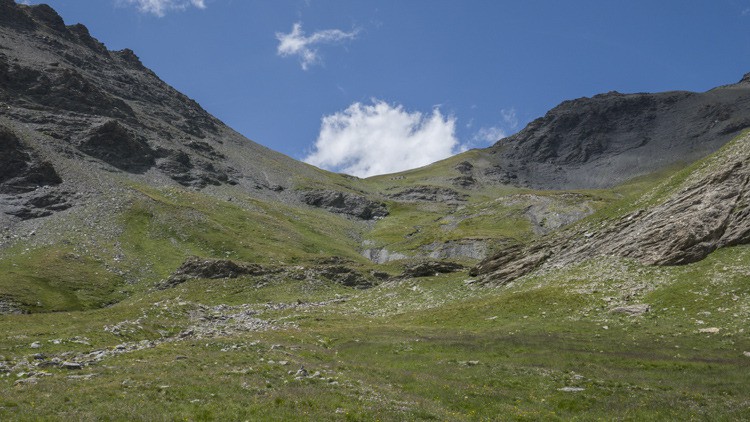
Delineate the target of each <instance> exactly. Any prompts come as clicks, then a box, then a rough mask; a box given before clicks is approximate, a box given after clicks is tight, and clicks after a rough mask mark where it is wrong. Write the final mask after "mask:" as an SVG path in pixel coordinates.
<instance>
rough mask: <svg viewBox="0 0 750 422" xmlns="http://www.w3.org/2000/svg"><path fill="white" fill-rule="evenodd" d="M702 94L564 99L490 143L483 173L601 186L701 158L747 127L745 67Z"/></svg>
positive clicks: (545, 183)
mask: <svg viewBox="0 0 750 422" xmlns="http://www.w3.org/2000/svg"><path fill="white" fill-rule="evenodd" d="M727 88H729V87H720V88H717V89H714V90H711V91H708V92H705V93H695V92H684V91H674V92H663V93H656V94H647V93H637V94H622V93H619V92H614V91H613V92H608V93H606V94H599V95H595V96H593V97H591V98H586V97H584V98H579V99H576V100H570V101H565V102H563V103H561V104H560V105H558V106H557V107H555V108H553V109H552V110H550V111H549V112H548V113H547V114H546V115H544V116H543V117H541V118H539V119H536V120H534V121H533V122H531V123H530V124H529V125H528V126H527V127H526V128H524V129H523V130H522V131H520V132H518V133H517V134H515V135H513V136H510V137H508V138H505V139H503V140H502V141H501V142H498V143H497V144H495V145H494V146H492V147H490V150H489V152H490V154H492V155H494V156H495V157H494V158H493V159H494V160H495V162H496V165H495V167H494V168H492V169H490V170H489V171H490V173H492V174H489V173H485V176H487V177H489V178H492V177H496V178H497V179H498V181H500V182H503V183H508V182H509V183H512V184H515V185H519V186H524V187H531V188H537V189H580V188H606V187H611V186H614V185H616V184H618V183H621V182H624V181H626V180H628V179H631V178H633V177H636V176H640V175H644V174H648V173H651V172H654V171H656V170H658V169H660V168H664V167H665V166H668V165H672V164H677V163H679V162H690V161H693V160H696V159H699V158H701V157H704V156H706V155H708V154H710V153H712V152H714V151H716V150H717V149H718V148H719V147H721V146H722V145H724V144H725V143H726V142H727V141H729V140H730V139H732V138H733V137H734V136H736V135H738V134H739V133H740V132H741V131H742V130H743V129H745V128H746V127H750V74H748V75H746V76H745V77H744V78H743V79H742V82H741V83H740V84H737V85H732V86H731V89H727Z"/></svg>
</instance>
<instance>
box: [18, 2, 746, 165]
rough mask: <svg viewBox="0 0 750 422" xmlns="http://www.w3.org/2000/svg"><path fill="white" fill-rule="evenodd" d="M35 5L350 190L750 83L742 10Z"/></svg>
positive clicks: (681, 6)
mask: <svg viewBox="0 0 750 422" xmlns="http://www.w3.org/2000/svg"><path fill="white" fill-rule="evenodd" d="M25 2H26V3H38V2H37V1H25ZM45 2H46V3H48V4H50V5H51V6H52V7H54V8H55V9H56V10H57V11H58V12H59V13H60V14H61V15H62V17H63V18H64V19H65V21H66V23H68V24H73V23H78V22H81V23H83V24H85V25H86V26H87V27H88V28H89V30H90V31H91V33H92V35H94V36H95V37H97V38H98V39H99V40H100V41H102V42H103V43H104V44H105V45H106V46H107V47H108V48H109V49H113V50H119V49H122V48H131V49H133V50H134V51H135V52H136V54H137V55H138V56H139V57H140V58H141V60H142V61H143V62H144V64H145V65H146V66H148V67H150V68H151V69H152V70H154V71H155V72H156V73H157V74H158V75H159V76H160V77H161V78H162V79H164V80H165V81H166V82H168V83H169V84H171V85H173V86H174V87H176V88H177V89H179V90H180V91H182V92H184V93H185V94H187V95H188V96H190V97H191V98H194V99H195V100H196V101H198V102H199V103H200V104H201V105H202V106H203V107H204V108H206V109H207V110H208V111H209V112H211V113H212V114H214V115H215V116H217V117H218V118H220V119H221V120H223V121H224V122H226V123H227V124H228V125H229V126H231V127H232V128H234V129H235V130H237V131H239V132H241V133H242V134H244V135H245V136H247V137H248V138H250V139H252V140H254V141H256V142H258V143H261V144H263V145H265V146H268V147H270V148H272V149H275V150H277V151H280V152H282V153H284V154H287V155H289V156H292V157H294V158H297V159H305V160H306V161H308V162H311V163H313V164H316V165H319V166H322V167H326V168H328V169H332V170H336V171H344V172H347V173H350V174H356V175H360V176H367V175H371V174H376V173H383V172H392V171H396V170H402V169H406V168H410V167H417V166H420V165H424V164H427V163H429V162H431V161H435V160H438V159H440V158H444V157H445V156H448V155H450V154H453V153H456V152H459V151H461V150H464V149H467V148H472V147H484V146H488V145H490V144H491V143H493V142H494V141H495V140H497V139H499V138H500V137H502V136H503V135H508V134H512V133H513V132H515V131H518V130H520V129H521V128H522V127H523V126H524V125H525V124H526V123H528V122H529V121H531V120H532V119H534V118H536V117H539V116H542V115H543V114H544V113H545V112H546V111H547V110H548V109H550V108H552V107H554V106H555V105H557V104H558V103H560V102H561V101H563V100H566V99H572V98H578V97H582V96H591V95H594V94H597V93H601V92H607V91H612V90H617V91H620V92H626V93H627V92H644V91H666V90H692V91H705V90H708V89H710V88H712V87H715V86H717V85H722V84H727V83H733V82H736V81H738V80H739V79H740V78H741V77H742V75H743V74H744V73H747V72H750V0H659V1H656V0H630V1H615V0H570V1H559V0H523V1H522V0H516V1H504V0H494V1H493V0H474V1H459V0H451V1H447V0H392V1H391V0H388V1H376V0H372V1H365V0H349V1H344V0H336V1H325V0H263V1H260V0H74V1H71V0H47V1H45Z"/></svg>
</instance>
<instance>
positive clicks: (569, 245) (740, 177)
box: [472, 135, 750, 283]
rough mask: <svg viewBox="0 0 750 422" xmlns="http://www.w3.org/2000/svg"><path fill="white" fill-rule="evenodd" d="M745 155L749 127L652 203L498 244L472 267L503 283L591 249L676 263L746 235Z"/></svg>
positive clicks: (749, 210) (749, 196) (748, 171)
mask: <svg viewBox="0 0 750 422" xmlns="http://www.w3.org/2000/svg"><path fill="white" fill-rule="evenodd" d="M749 163H750V135H744V136H743V137H742V138H739V139H737V140H735V141H733V142H732V143H731V144H730V145H728V146H727V147H725V149H723V150H722V151H721V152H720V153H719V154H717V155H715V156H713V157H711V159H709V160H707V161H706V162H704V163H703V164H702V166H700V167H699V168H697V169H696V170H695V171H694V172H693V173H692V174H691V176H690V177H689V178H688V179H687V180H685V181H684V182H683V183H681V184H680V185H679V187H678V188H676V189H674V190H673V191H672V193H671V194H669V195H668V196H667V197H666V198H665V199H664V200H660V201H657V202H656V203H655V204H654V205H649V204H648V201H652V200H654V199H652V198H649V197H648V196H646V197H645V198H644V199H642V202H646V204H647V205H646V206H644V207H642V208H640V209H638V210H637V211H634V212H631V213H628V214H627V215H624V216H622V217H620V218H617V219H614V220H611V221H606V222H604V223H602V225H601V226H598V227H596V228H583V229H582V228H580V227H575V228H573V229H571V230H563V231H562V232H560V233H556V234H553V235H551V236H547V237H545V238H542V239H541V240H539V241H536V242H532V243H531V244H530V245H528V246H519V245H516V246H512V247H509V248H505V249H502V250H500V251H499V252H498V253H497V254H495V255H494V256H492V257H490V258H488V259H486V260H484V261H482V262H481V263H480V264H479V265H477V266H476V267H475V268H474V269H472V274H473V275H475V276H476V275H478V276H482V277H483V278H484V279H485V280H487V281H491V282H494V283H506V282H509V281H512V280H513V279H515V278H518V277H520V276H522V275H525V274H528V273H530V272H531V271H533V270H534V269H536V268H539V267H541V266H560V265H565V264H570V263H575V262H579V261H582V260H585V259H589V258H593V257H596V256H617V257H621V258H631V259H635V260H637V261H639V262H641V263H643V264H646V265H681V264H688V263H692V262H696V261H699V260H701V259H703V258H705V257H706V256H707V255H708V254H709V253H711V252H713V251H714V250H716V249H718V248H721V247H725V246H733V245H739V244H746V243H750V164H749ZM670 182H671V181H667V182H666V183H670ZM654 195H656V193H654ZM657 199H658V198H657Z"/></svg>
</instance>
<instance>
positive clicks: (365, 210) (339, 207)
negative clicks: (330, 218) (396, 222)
mask: <svg viewBox="0 0 750 422" xmlns="http://www.w3.org/2000/svg"><path fill="white" fill-rule="evenodd" d="M302 200H303V202H304V203H306V204H307V205H311V206H313V207H317V208H323V209H325V210H328V211H330V212H333V213H337V214H346V215H349V216H352V217H356V218H359V219H362V220H372V219H376V218H382V217H385V216H387V215H388V208H387V207H386V206H385V204H384V203H382V202H376V201H372V200H370V199H367V198H366V197H364V196H362V195H357V194H353V193H346V192H338V191H332V190H311V191H305V192H303V193H302Z"/></svg>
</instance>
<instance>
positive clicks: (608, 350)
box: [0, 247, 750, 420]
mask: <svg viewBox="0 0 750 422" xmlns="http://www.w3.org/2000/svg"><path fill="white" fill-rule="evenodd" d="M749 263H750V248H748V247H735V248H729V249H725V250H721V251H719V252H718V253H715V254H713V255H712V256H711V257H710V258H708V259H707V260H705V261H703V262H700V263H697V264H693V265H689V266H685V267H671V268H644V267H641V266H639V265H637V264H635V263H632V262H624V261H617V260H608V261H601V262H586V263H582V264H580V265H579V266H577V267H573V268H568V269H563V270H560V271H556V272H552V273H548V274H545V275H538V276H533V277H527V278H524V279H522V280H519V281H518V282H516V283H514V284H513V285H510V286H506V287H502V288H497V289H488V288H481V289H475V288H471V287H467V286H465V285H464V284H463V283H461V281H462V280H463V279H464V277H465V275H463V274H456V275H451V276H440V277H433V278H425V279H417V280H408V281H402V282H394V283H387V284H385V285H381V286H379V287H377V288H375V289H371V290H368V291H355V290H349V289H346V288H343V287H340V286H336V285H330V284H326V283H310V282H300V281H295V280H278V281H276V282H274V283H271V284H266V285H259V280H257V279H253V278H248V279H241V280H226V281H216V280H195V281H191V282H188V283H186V284H185V285H182V286H180V287H178V288H176V289H173V290H169V291H165V292H156V293H148V294H145V293H144V294H138V295H135V296H134V297H131V298H129V299H127V300H125V301H124V302H122V303H120V304H118V305H116V306H114V307H112V308H109V309H105V310H96V311H86V312H73V313H69V314H65V318H60V315H53V314H36V315H26V316H6V317H3V318H2V319H0V333H3V334H2V341H0V345H2V346H0V354H2V355H3V356H4V359H5V360H6V361H9V362H10V361H12V362H17V361H19V360H22V359H23V358H27V357H29V356H30V355H31V354H32V353H36V352H43V353H47V354H50V355H55V354H59V353H61V352H63V351H73V350H79V351H90V350H94V349H99V348H107V349H112V348H114V346H115V345H117V344H119V343H123V342H134V341H140V340H143V339H157V338H160V337H162V336H165V337H170V336H174V335H175V334H176V333H178V332H179V331H181V330H182V329H184V328H186V327H187V325H188V324H189V322H188V316H189V314H190V313H191V312H194V310H195V309H196V307H197V304H198V303H200V304H203V305H207V306H214V305H219V304H225V305H238V304H244V303H247V304H252V305H251V307H252V308H253V309H255V310H257V312H258V313H257V314H256V317H258V318H260V319H263V320H266V321H271V322H272V323H273V325H274V326H275V327H276V329H274V330H269V331H248V332H241V333H237V334H232V335H226V336H218V337H214V338H207V339H202V340H196V339H191V338H187V339H184V340H180V341H174V342H167V343H163V344H161V345H159V346H157V347H154V348H148V349H144V350H141V351H135V352H132V353H126V354H122V355H119V356H116V357H112V358H108V359H105V360H104V361H103V362H102V363H101V364H96V365H92V366H89V367H87V368H85V369H84V370H82V371H80V372H78V371H76V372H71V371H65V370H61V369H46V370H44V371H45V372H46V373H49V374H51V376H37V377H38V378H39V381H38V383H37V384H35V385H16V386H14V383H15V381H16V380H17V379H19V376H18V374H17V373H14V372H12V373H11V374H9V375H8V376H6V377H2V378H0V391H2V394H1V396H2V401H0V418H2V419H36V418H38V417H39V416H44V415H46V416H47V417H56V418H74V419H79V418H80V419H94V418H96V417H101V416H102V415H108V417H111V418H113V419H116V420H125V419H130V420H134V419H135V420H154V419H188V420H227V419H231V420H238V419H254V418H256V419H257V418H263V419H271V420H285V419H289V418H296V417H299V416H304V417H306V418H307V419H308V420H316V419H317V420H320V419H341V420H376V419H381V420H404V419H433V420H446V419H449V420H481V419H497V418H501V419H506V418H507V419H515V420H535V419H540V418H544V419H553V420H554V419H560V420H563V419H570V418H572V417H578V418H581V419H585V420H595V419H598V418H605V419H611V418H619V419H623V420H644V419H645V420H663V419H673V420H690V419H695V418H698V419H702V418H706V417H710V418H712V419H733V420H737V419H746V418H748V417H750V413H749V412H750V408H749V407H748V402H747V397H749V396H750V385H748V384H747V382H746V379H747V376H748V375H750V358H748V357H746V356H744V355H743V352H744V351H750V340H749V339H748V337H747V333H745V331H744V330H745V321H747V318H748V317H749V316H750V315H749V314H750V285H748V283H747V280H748V277H750V274H748V271H747V268H749V267H750V266H749V265H748V264H749ZM335 297H343V298H346V299H347V300H346V301H340V302H334V303H329V304H327V305H320V306H305V305H297V299H304V301H305V302H308V303H312V302H318V301H323V300H325V299H330V298H335ZM269 302H270V303H285V304H289V306H290V307H289V308H287V309H279V310H276V309H273V308H269V307H268V306H267V305H266V304H267V303H269ZM624 303H648V304H650V305H651V307H652V311H651V312H650V313H648V314H646V315H645V316H641V317H627V316H623V315H619V314H613V313H611V312H610V309H611V308H612V307H614V306H615V305H619V304H624ZM138 317H140V318H139V319H138V324H131V325H130V327H131V329H130V330H129V331H126V332H124V333H123V334H121V335H119V336H118V335H114V334H112V333H109V332H106V331H105V330H104V327H105V326H106V325H112V324H113V323H116V322H120V321H133V320H135V319H136V318H138ZM708 327H717V328H720V331H719V332H718V333H716V334H706V333H700V332H699V329H701V328H708ZM82 338H85V341H87V342H88V343H90V345H84V344H80V343H76V342H75V341H76V340H81V339H82ZM54 339H60V340H62V341H61V344H58V345H56V344H54V343H53V342H52V340H54ZM33 341H39V342H40V343H41V344H42V347H41V348H40V349H31V348H29V344H30V343H31V342H33ZM177 356H185V357H186V359H177ZM280 362H282V363H280ZM283 362H286V363H285V364H284V363H283ZM301 365H304V366H305V367H306V368H307V369H308V371H310V373H311V374H312V373H314V372H316V371H319V372H320V373H321V376H320V377H315V378H312V377H310V378H306V379H303V380H295V377H294V372H296V370H297V369H298V368H299V366H301ZM290 371H291V372H292V374H289V372H290ZM70 375H92V377H91V378H90V379H81V378H78V379H71V378H69V376H70ZM25 376H28V375H21V376H20V378H23V377H25ZM564 387H577V388H582V389H583V390H581V391H572V392H568V391H562V390H560V389H561V388H564ZM63 391H64V393H60V392H63Z"/></svg>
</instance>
